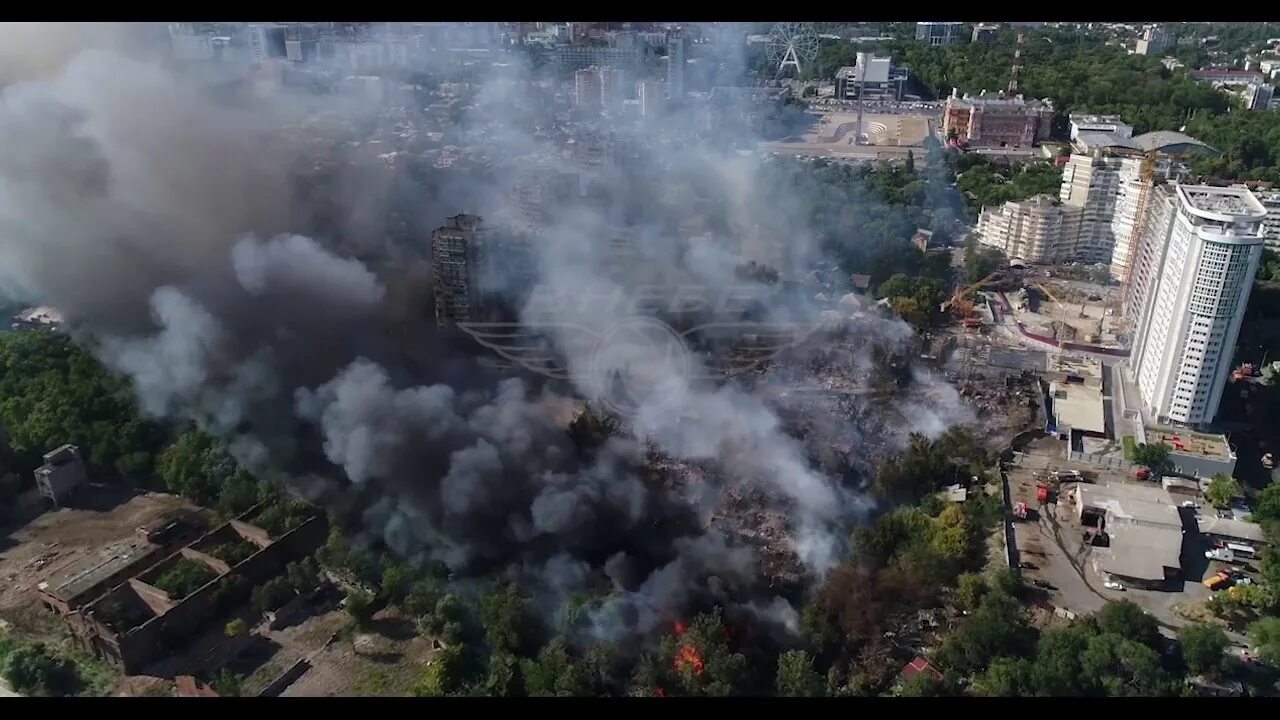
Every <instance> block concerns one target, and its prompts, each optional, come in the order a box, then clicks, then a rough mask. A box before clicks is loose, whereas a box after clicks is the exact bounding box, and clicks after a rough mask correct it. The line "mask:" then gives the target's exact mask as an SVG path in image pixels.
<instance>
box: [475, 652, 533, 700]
mask: <svg viewBox="0 0 1280 720" xmlns="http://www.w3.org/2000/svg"><path fill="white" fill-rule="evenodd" d="M484 692H485V695H487V696H489V697H518V696H519V695H522V694H523V692H524V684H523V681H522V679H521V677H520V661H519V660H518V659H517V658H516V656H514V655H512V654H511V653H509V652H503V651H498V652H493V653H490V655H489V674H488V676H487V677H486V678H485V681H484Z"/></svg>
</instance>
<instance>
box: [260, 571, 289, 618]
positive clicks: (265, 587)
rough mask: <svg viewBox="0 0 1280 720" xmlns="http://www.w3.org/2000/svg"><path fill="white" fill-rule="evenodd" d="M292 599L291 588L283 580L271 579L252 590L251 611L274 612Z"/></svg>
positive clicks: (287, 582) (286, 581)
mask: <svg viewBox="0 0 1280 720" xmlns="http://www.w3.org/2000/svg"><path fill="white" fill-rule="evenodd" d="M293 597H294V590H293V586H292V585H290V584H289V581H288V580H287V579H285V578H272V579H270V580H268V581H266V582H265V583H263V584H261V585H259V586H258V587H256V588H254V589H253V593H252V595H251V602H252V603H253V609H254V610H256V611H257V612H260V613H263V612H267V611H268V610H275V609H277V608H279V607H281V606H283V605H284V604H285V603H287V602H289V601H290V600H292V599H293Z"/></svg>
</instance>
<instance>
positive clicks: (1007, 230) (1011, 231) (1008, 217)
mask: <svg viewBox="0 0 1280 720" xmlns="http://www.w3.org/2000/svg"><path fill="white" fill-rule="evenodd" d="M1079 224H1080V211H1079V209H1078V208H1073V207H1069V206H1063V205H1059V204H1057V203H1055V202H1054V201H1053V199H1052V198H1051V197H1050V196H1048V195H1039V196H1037V197H1034V198H1031V199H1030V200H1023V201H1021V202H1007V203H1004V204H1002V205H999V206H997V207H995V208H991V209H989V210H984V211H983V212H982V214H981V215H980V216H978V226H977V228H976V230H975V231H974V233H975V234H976V235H977V237H978V242H979V243H980V244H982V245H985V246H987V247H992V248H995V249H997V250H999V251H1000V252H1002V253H1004V255H1005V257H1007V258H1009V259H1010V260H1013V259H1017V260H1022V261H1023V262H1028V263H1054V262H1058V261H1059V260H1061V259H1063V257H1064V247H1069V246H1070V242H1071V240H1072V239H1073V238H1074V237H1075V236H1076V234H1077V233H1078V228H1079Z"/></svg>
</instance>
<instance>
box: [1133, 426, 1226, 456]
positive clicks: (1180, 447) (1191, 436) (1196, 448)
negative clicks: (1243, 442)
mask: <svg viewBox="0 0 1280 720" xmlns="http://www.w3.org/2000/svg"><path fill="white" fill-rule="evenodd" d="M1146 435H1147V437H1146V441H1147V443H1148V444H1153V443H1164V444H1165V445H1168V446H1169V447H1170V448H1171V449H1172V452H1174V453H1178V454H1181V455H1193V456H1198V457H1206V458H1213V459H1215V460H1223V461H1226V460H1230V459H1232V458H1234V457H1235V453H1234V452H1232V451H1231V447H1230V446H1229V445H1228V444H1227V438H1226V436H1224V435H1207V434H1205V433H1198V432H1192V431H1190V430H1181V429H1177V430H1175V429H1173V428H1160V427H1151V428H1147V433H1146Z"/></svg>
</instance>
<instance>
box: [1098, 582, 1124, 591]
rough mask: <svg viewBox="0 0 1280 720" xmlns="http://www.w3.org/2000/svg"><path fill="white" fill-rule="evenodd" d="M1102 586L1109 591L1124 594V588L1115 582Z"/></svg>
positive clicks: (1105, 583)
mask: <svg viewBox="0 0 1280 720" xmlns="http://www.w3.org/2000/svg"><path fill="white" fill-rule="evenodd" d="M1102 585H1103V587H1105V588H1107V589H1108V590H1119V591H1120V592H1124V586H1123V585H1121V584H1120V583H1118V582H1116V581H1114V580H1108V581H1106V582H1104V583H1102Z"/></svg>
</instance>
